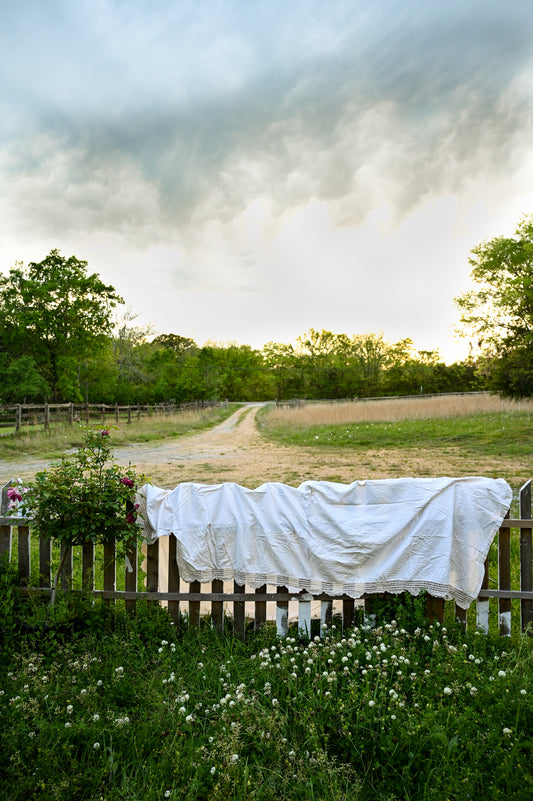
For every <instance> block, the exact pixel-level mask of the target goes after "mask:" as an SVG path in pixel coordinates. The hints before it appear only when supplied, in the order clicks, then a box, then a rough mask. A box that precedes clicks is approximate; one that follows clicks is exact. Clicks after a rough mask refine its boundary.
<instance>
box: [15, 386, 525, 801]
mask: <svg viewBox="0 0 533 801" xmlns="http://www.w3.org/2000/svg"><path fill="white" fill-rule="evenodd" d="M495 400H496V399H495ZM419 402H421V401H418V400H417V401H416V404H418V403H419ZM374 403H376V404H377V403H381V402H372V404H374ZM383 403H384V404H396V401H385V402H383ZM348 406H350V407H351V408H352V410H353V409H355V408H357V407H359V409H360V408H361V407H366V408H367V409H369V408H370V407H371V404H370V403H365V404H363V403H360V402H358V403H356V404H348ZM411 406H413V404H411ZM320 407H321V408H319V407H318V405H314V404H313V405H311V404H310V405H309V406H308V407H304V408H303V409H296V410H285V409H282V410H273V409H272V410H267V411H266V413H265V414H264V415H263V416H262V420H261V427H262V430H265V431H268V436H269V437H273V438H276V441H280V442H284V443H285V444H291V443H294V442H295V441H296V444H302V443H304V444H305V447H306V448H314V449H318V450H320V449H322V450H323V452H324V454H325V459H327V458H328V454H330V453H331V452H333V451H335V450H338V449H341V448H342V449H346V448H353V449H354V451H355V452H356V453H357V452H358V449H360V450H361V451H362V450H363V449H364V448H365V447H367V446H366V445H365V444H364V443H362V442H361V441H360V439H359V438H360V437H362V436H363V435H362V434H361V433H360V432H361V431H362V432H363V433H364V432H365V431H366V432H367V433H366V436H367V438H368V439H367V441H370V442H374V444H375V443H376V442H379V444H380V447H383V445H382V440H383V438H384V434H385V431H386V429H385V428H384V427H385V426H389V427H390V426H392V425H394V428H393V429H391V428H389V434H388V436H389V440H387V441H390V442H391V443H392V445H391V447H398V446H400V447H401V448H404V447H413V446H412V445H409V442H413V441H417V442H419V443H423V445H420V447H424V448H427V449H428V453H430V452H431V450H432V448H433V444H434V443H435V447H437V448H441V447H443V445H442V442H443V439H444V441H446V438H447V437H453V436H454V432H455V435H457V432H458V430H459V429H460V430H461V431H462V435H461V436H462V439H461V438H460V442H461V447H463V446H464V447H468V448H469V449H470V452H471V453H472V454H473V455H474V456H475V455H476V454H477V458H478V460H479V464H480V465H483V464H485V463H486V460H487V458H489V457H491V455H492V456H498V455H499V453H500V450H501V448H502V447H509V448H510V449H511V450H512V451H513V454H514V455H513V458H514V459H517V460H520V462H519V469H520V471H522V472H523V473H524V474H527V472H528V470H530V468H531V447H532V446H531V434H530V432H531V421H532V417H531V410H532V407H531V406H529V407H527V405H526V408H522V405H520V408H517V407H516V406H514V405H511V407H509V408H507V407H506V408H501V407H499V408H497V409H487V408H483V409H482V410H480V409H479V408H476V409H474V410H472V409H471V410H470V411H469V412H468V413H465V414H463V415H460V414H459V413H457V412H454V413H453V414H452V413H450V412H448V414H443V415H441V416H440V417H438V416H437V414H429V413H427V412H426V416H425V417H424V416H421V417H417V418H415V419H409V418H408V417H406V415H405V412H404V413H403V416H402V417H395V418H394V419H381V420H380V419H375V420H368V419H366V420H365V419H363V418H359V419H357V420H347V419H343V420H342V421H339V422H332V421H331V419H328V418H327V415H328V414H330V413H331V414H340V412H341V409H340V407H341V404H321V405H320ZM374 408H375V407H374ZM421 408H422V407H421V406H417V409H418V411H420V409H421ZM343 413H344V412H343ZM358 413H360V412H359V411H358ZM372 413H374V412H372ZM303 414H305V415H308V414H309V415H311V414H312V415H314V419H313V422H310V421H309V420H308V421H307V422H305V423H303V424H302V420H303V416H302V415H303ZM386 414H387V415H392V414H393V407H392V405H389V406H388V411H387V412H386ZM276 415H279V419H276V418H275V416H276ZM290 415H295V419H296V420H297V421H298V424H297V425H296V424H295V423H294V422H293V421H291V420H290ZM382 415H383V412H382ZM280 420H281V422H280ZM273 421H274V422H273ZM274 423H275V424H274ZM463 424H464V428H462V426H463ZM410 426H413V428H412V429H410V434H409V436H408V437H407V436H406V435H405V432H404V429H406V430H407V431H409V427H410ZM528 426H529V428H528ZM458 427H459V428H458ZM347 431H348V432H351V434H352V437H351V438H349V437H348V436H347ZM424 431H425V434H424ZM372 437H373V438H374V439H372ZM505 443H508V445H505ZM444 447H445V446H444ZM454 447H455V446H454ZM0 584H1V586H0V621H1V623H0V625H1V640H0V708H1V709H2V724H3V725H2V728H1V748H0V777H1V785H2V789H3V797H5V798H6V799H9V800H10V801H11V800H12V801H19V799H20V800H22V799H25V801H26V799H61V800H62V799H65V801H66V800H67V799H69V801H70V799H90V800H91V801H93V799H94V801H97V800H98V801H99V800H100V799H104V800H105V801H119V800H120V801H122V799H139V801H140V799H143V801H152V799H154V800H155V799H166V798H170V799H188V800H189V799H190V800H191V801H192V800H193V799H194V800H195V801H202V800H203V799H206V800H211V799H212V800H213V801H218V800H219V799H220V801H222V800H223V799H224V801H225V800H226V799H236V800H238V801H241V800H242V801H244V800H245V799H257V801H271V800H272V801H273V800H274V799H276V800H277V801H284V800H286V801H292V800H293V799H294V800H296V799H302V801H330V800H331V801H333V800H334V799H335V800H336V801H340V800H341V799H346V801H347V800H348V799H350V801H352V800H353V801H357V800H358V799H361V801H400V800H401V801H404V800H405V801H443V799H453V800H454V801H459V800H462V799H465V800H466V799H474V798H486V799H498V798H501V797H505V798H513V799H518V801H521V799H524V801H526V799H530V798H531V797H532V796H533V771H532V768H531V764H532V756H533V670H532V668H533V650H532V640H531V638H530V637H529V636H525V637H520V636H518V635H513V637H512V638H499V637H495V636H493V635H489V636H486V635H484V634H482V633H480V632H477V631H475V629H473V628H469V630H468V631H467V632H465V631H464V630H462V629H461V628H460V627H458V626H457V625H456V624H455V622H454V621H453V619H450V616H449V615H448V618H447V619H446V620H445V622H444V625H438V624H435V625H431V624H430V623H429V622H428V621H427V620H426V619H425V617H424V599H423V598H410V597H408V598H406V599H404V600H403V601H402V602H401V603H396V604H392V605H391V604H387V603H383V604H382V606H381V607H380V605H379V603H377V602H376V607H375V611H376V612H377V614H378V621H377V625H376V626H375V627H374V628H370V627H368V626H367V625H366V623H365V620H364V618H362V617H361V618H359V619H357V621H356V625H355V627H354V628H353V629H350V630H349V631H341V629H340V624H339V621H338V620H337V619H335V618H334V625H333V627H332V628H330V629H327V630H326V629H323V630H319V629H317V628H315V629H314V630H313V631H312V634H311V638H310V639H301V638H300V637H299V636H298V634H297V631H295V630H294V631H293V630H291V631H290V632H289V637H287V638H285V639H283V640H280V639H278V638H277V637H276V634H275V630H274V629H273V628H272V627H270V626H268V625H267V626H266V627H265V628H264V629H262V630H260V631H259V632H257V633H253V632H251V633H250V635H249V637H248V638H247V640H246V641H245V642H240V641H238V640H236V639H234V638H233V637H232V635H231V621H228V622H227V633H226V634H220V633H218V632H215V631H213V630H212V629H211V627H210V625H209V621H206V622H205V624H204V625H203V626H202V627H201V628H200V629H192V628H189V627H188V626H187V620H186V619H185V618H183V619H182V624H181V625H180V626H179V627H176V626H173V625H172V624H171V622H170V620H169V618H168V617H167V615H166V613H165V612H164V611H163V610H160V609H158V608H157V607H154V606H150V607H149V606H143V605H140V607H139V609H138V612H137V615H136V616H135V617H132V616H127V615H125V614H124V613H123V612H122V611H121V610H120V609H113V608H111V607H109V606H106V605H105V604H100V603H94V604H92V603H90V602H89V601H88V600H84V599H83V598H80V597H79V596H75V597H74V596H68V595H66V596H64V597H61V598H60V600H59V601H58V604H57V607H56V608H55V609H54V611H53V612H47V617H48V619H49V620H50V625H49V626H47V627H45V628H42V629H40V630H39V629H38V630H31V631H29V630H27V629H26V628H25V626H24V622H25V621H27V620H29V619H30V617H33V619H35V618H36V617H39V616H40V617H42V612H43V609H42V608H38V607H39V605H40V604H42V603H44V601H39V600H37V599H33V600H30V599H27V598H23V597H21V596H19V595H18V594H17V593H16V591H15V589H14V584H15V578H14V576H13V575H12V574H11V573H10V572H9V571H8V572H6V573H4V574H3V575H2V576H0ZM73 609H75V611H76V614H77V619H78V621H79V620H80V618H81V620H82V621H83V624H82V626H81V628H80V624H79V623H78V625H77V627H75V628H74V627H72V626H70V625H69V624H68V622H67V621H68V620H69V619H70V617H71V613H72V610H73Z"/></svg>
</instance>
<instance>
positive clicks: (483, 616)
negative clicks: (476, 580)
mask: <svg viewBox="0 0 533 801" xmlns="http://www.w3.org/2000/svg"><path fill="white" fill-rule="evenodd" d="M488 587H489V558H488V557H487V559H486V560H485V573H484V575H483V581H482V583H481V589H482V590H487V589H488ZM476 626H477V628H478V629H481V630H482V631H484V632H485V634H488V631H489V599H488V598H486V599H485V598H483V599H481V600H480V599H478V601H477V604H476Z"/></svg>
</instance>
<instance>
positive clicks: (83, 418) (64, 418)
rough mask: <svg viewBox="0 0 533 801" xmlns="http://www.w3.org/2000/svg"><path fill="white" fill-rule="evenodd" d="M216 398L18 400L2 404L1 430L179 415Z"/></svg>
mask: <svg viewBox="0 0 533 801" xmlns="http://www.w3.org/2000/svg"><path fill="white" fill-rule="evenodd" d="M218 405H219V404H218V402H217V401H214V400H210V401H205V400H199V401H193V402H192V403H156V404H144V405H142V404H138V403H137V404H130V405H125V406H120V405H119V404H118V403H117V404H107V403H40V404H39V403H15V404H12V405H10V406H9V405H8V406H0V429H1V428H5V429H14V430H15V431H20V430H21V429H22V428H24V427H26V426H41V427H44V428H49V427H50V426H51V425H54V424H56V423H67V424H70V425H73V424H74V423H85V424H86V425H90V424H91V423H93V424H94V423H96V424H98V425H100V424H101V425H102V426H105V424H106V423H108V424H109V423H116V424H118V423H121V422H122V423H131V422H133V421H135V420H140V419H141V418H144V417H154V416H157V415H171V414H179V413H180V412H186V411H198V410H199V409H208V408H212V407H213V406H218Z"/></svg>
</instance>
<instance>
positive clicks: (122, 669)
mask: <svg viewBox="0 0 533 801" xmlns="http://www.w3.org/2000/svg"><path fill="white" fill-rule="evenodd" d="M115 673H118V674H119V676H120V675H121V674H122V673H124V668H123V667H122V665H119V667H116V668H115Z"/></svg>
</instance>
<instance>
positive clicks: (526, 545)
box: [0, 481, 533, 638]
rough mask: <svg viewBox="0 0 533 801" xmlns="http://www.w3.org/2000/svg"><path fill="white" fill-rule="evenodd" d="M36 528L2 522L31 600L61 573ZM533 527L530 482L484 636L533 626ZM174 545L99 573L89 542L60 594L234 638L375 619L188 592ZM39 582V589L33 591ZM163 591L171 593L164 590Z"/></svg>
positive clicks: (440, 610)
mask: <svg viewBox="0 0 533 801" xmlns="http://www.w3.org/2000/svg"><path fill="white" fill-rule="evenodd" d="M7 486H8V485H6V487H7ZM4 496H5V488H4ZM4 514H5V513H4ZM28 522H29V521H25V520H18V521H16V524H14V523H13V520H12V519H9V518H7V517H5V516H4V517H0V567H1V565H2V560H5V561H7V562H11V560H12V559H14V560H16V564H17V566H18V577H19V591H20V592H21V593H23V594H28V595H29V594H32V595H46V594H50V593H51V591H52V589H51V588H52V570H53V567H54V566H53V561H54V559H53V554H52V547H51V543H50V541H49V540H42V539H41V540H40V541H39V542H38V543H35V545H36V546H37V547H36V548H35V549H34V553H35V552H37V553H38V568H35V569H34V570H33V572H32V564H31V555H32V534H31V527H30V526H29V525H28ZM532 528H533V520H532V519H531V481H528V482H527V483H526V484H524V486H523V487H522V488H521V490H520V495H519V517H518V518H511V517H510V516H509V515H508V516H507V518H506V519H505V521H504V523H503V525H502V526H501V528H500V530H499V533H498V535H497V543H496V545H497V551H498V553H497V574H496V575H495V576H491V575H490V573H491V571H490V565H489V562H490V561H491V556H490V554H489V557H487V561H486V563H485V577H484V581H483V584H482V588H481V591H480V593H479V595H478V598H477V600H476V602H475V606H476V613H475V625H476V626H477V627H479V628H481V629H482V630H483V631H486V632H488V631H489V620H490V619H493V620H496V624H495V625H496V627H497V630H498V631H499V633H500V634H501V635H502V636H510V635H511V633H514V632H513V627H514V629H515V630H516V629H517V628H518V629H519V630H520V631H522V632H525V631H526V630H529V629H531V627H533V559H532ZM166 545H167V543H165V559H164V560H161V559H160V541H159V540H158V541H156V542H155V543H154V544H151V545H145V546H143V550H142V552H139V550H138V548H137V546H134V547H132V548H130V550H129V551H128V553H127V555H126V557H125V558H122V559H120V560H119V559H117V554H116V548H115V543H108V544H107V545H105V546H103V547H102V549H101V552H99V553H98V557H99V559H101V560H102V562H101V565H102V567H101V569H100V571H97V569H96V568H97V559H96V556H95V549H94V545H93V544H92V543H85V544H84V545H83V546H82V547H80V549H78V551H79V552H77V553H76V560H75V559H74V552H73V550H72V549H71V548H66V549H65V546H62V547H61V553H60V554H59V555H57V557H56V561H57V564H60V563H61V561H60V560H61V559H62V558H63V556H64V555H65V561H64V566H63V569H62V574H61V580H60V587H61V588H62V589H63V590H69V589H73V588H78V589H79V590H80V591H84V592H86V593H89V594H90V595H91V596H93V597H99V598H103V599H104V600H105V602H106V603H108V604H115V603H116V602H117V601H123V602H124V606H125V608H126V610H129V611H131V612H135V609H136V604H137V602H138V601H139V600H141V599H144V600H145V601H147V602H148V603H164V604H166V606H167V608H168V614H169V615H170V617H171V618H172V620H173V621H174V623H175V624H176V625H180V624H181V623H182V621H183V620H184V619H187V620H188V623H189V625H192V626H197V625H199V623H200V619H201V617H203V616H204V615H205V616H208V617H209V618H210V620H211V624H212V625H213V626H214V627H216V628H218V629H223V628H224V625H225V621H226V619H230V618H231V619H232V628H233V631H234V633H235V635H236V636H238V637H241V638H243V637H244V636H245V631H246V630H247V628H248V627H249V626H250V627H252V628H254V629H257V628H259V627H260V626H262V625H264V624H265V623H266V622H267V620H272V621H274V620H275V621H276V627H277V632H278V634H279V635H280V636H284V635H286V634H287V632H288V629H289V622H290V621H291V620H294V621H296V620H297V621H298V628H299V631H300V632H301V633H302V634H307V635H310V633H311V623H312V619H313V616H314V617H316V618H318V617H319V618H320V630H321V631H322V629H323V627H324V626H328V625H329V624H330V623H331V620H332V615H333V613H334V609H335V608H336V609H338V610H339V611H338V614H339V615H340V616H341V618H342V626H343V628H349V627H350V626H351V625H353V622H354V619H355V615H356V612H357V609H358V607H359V608H360V607H361V605H362V604H364V612H365V615H366V616H367V618H368V617H369V616H370V615H372V603H373V600H374V599H373V597H372V596H369V597H365V598H364V599H362V600H361V601H358V600H356V601H354V599H353V598H349V597H348V596H343V595H339V596H330V595H324V594H323V595H318V596H312V595H310V594H309V593H306V592H300V593H291V592H289V591H288V590H287V588H286V587H267V585H264V586H263V587H260V588H259V589H256V590H255V591H254V590H251V589H250V588H247V587H245V586H240V585H238V584H236V583H234V584H233V587H231V586H230V587H228V585H227V584H226V585H224V583H223V582H222V581H220V580H219V581H213V582H211V585H210V586H209V587H208V586H207V585H204V586H203V588H202V586H201V585H200V583H199V582H193V583H191V584H189V585H186V584H185V583H184V582H183V581H182V580H181V579H180V576H179V572H178V566H177V562H176V538H175V537H174V536H173V535H171V536H170V537H169V538H168V559H167V558H166V556H167V549H166ZM65 550H66V551H67V552H66V554H65ZM141 559H142V560H144V570H139V562H140V560H141ZM5 561H4V564H5ZM163 561H164V565H163ZM160 562H161V564H160ZM513 568H514V570H513ZM55 569H57V567H56V568H55ZM97 573H99V575H101V576H102V587H101V588H100V589H97V588H96V587H95V575H96V574H97ZM35 582H36V584H35ZM32 583H33V584H35V586H31V584H32ZM161 585H164V586H165V590H164V591H163V590H162V589H161ZM446 603H448V602H446ZM513 604H514V605H515V606H514V610H513ZM267 607H268V608H267ZM291 610H293V613H292V614H291ZM444 610H445V603H444V601H443V600H442V599H438V598H432V597H429V598H428V599H427V613H428V616H429V618H430V619H432V620H438V621H441V622H442V621H443V620H444ZM496 615H497V616H496ZM455 619H456V620H458V621H460V622H462V623H463V624H464V625H465V626H466V624H467V610H464V609H461V608H460V607H457V606H456V607H455ZM493 627H494V624H493Z"/></svg>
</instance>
